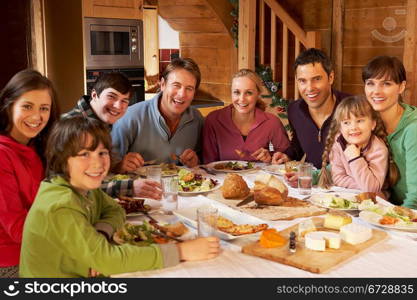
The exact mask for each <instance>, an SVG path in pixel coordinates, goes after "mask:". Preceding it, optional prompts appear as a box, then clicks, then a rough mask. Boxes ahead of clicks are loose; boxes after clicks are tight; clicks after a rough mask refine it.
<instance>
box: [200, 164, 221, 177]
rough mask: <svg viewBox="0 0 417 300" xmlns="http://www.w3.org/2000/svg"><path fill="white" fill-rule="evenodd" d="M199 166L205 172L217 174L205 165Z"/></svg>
mask: <svg viewBox="0 0 417 300" xmlns="http://www.w3.org/2000/svg"><path fill="white" fill-rule="evenodd" d="M199 168H200V169H201V170H204V171H206V173H207V174H211V175H217V174H216V173H215V172H213V171H212V170H209V169H208V168H207V167H206V166H203V165H200V166H199Z"/></svg>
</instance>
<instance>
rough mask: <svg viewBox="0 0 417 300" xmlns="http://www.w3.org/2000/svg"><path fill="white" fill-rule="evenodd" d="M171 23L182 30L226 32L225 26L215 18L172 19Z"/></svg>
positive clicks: (174, 27)
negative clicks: (194, 19)
mask: <svg viewBox="0 0 417 300" xmlns="http://www.w3.org/2000/svg"><path fill="white" fill-rule="evenodd" d="M161 16H162V17H164V16H163V15H162V14H161ZM169 25H170V26H171V27H172V29H174V30H176V31H180V32H224V27H223V26H222V25H221V24H220V23H219V22H218V21H217V20H216V19H214V18H199V19H197V20H196V21H195V22H193V23H190V20H189V19H170V20H169Z"/></svg>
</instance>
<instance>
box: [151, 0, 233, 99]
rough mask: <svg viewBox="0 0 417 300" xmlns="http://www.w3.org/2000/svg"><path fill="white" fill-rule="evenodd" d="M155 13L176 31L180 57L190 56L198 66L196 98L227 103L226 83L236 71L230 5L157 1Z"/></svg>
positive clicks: (209, 0)
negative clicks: (199, 74) (198, 84)
mask: <svg viewBox="0 0 417 300" xmlns="http://www.w3.org/2000/svg"><path fill="white" fill-rule="evenodd" d="M158 10H159V14H160V16H161V17H162V18H164V19H165V20H166V21H167V22H168V23H169V25H170V26H171V27H172V28H173V29H174V30H176V31H178V32H179V39H180V55H181V56H182V57H191V58H192V59H194V60H195V61H196V62H197V64H198V65H199V67H200V70H201V73H202V78H201V85H200V88H199V91H198V92H197V95H196V98H197V99H213V100H221V101H224V102H230V81H231V77H232V75H233V73H234V72H235V71H236V70H237V64H236V62H237V59H236V49H235V48H234V44H233V39H232V36H231V33H230V28H231V26H232V22H233V19H232V16H231V15H230V12H231V11H232V5H231V4H230V2H229V1H228V0H159V1H158Z"/></svg>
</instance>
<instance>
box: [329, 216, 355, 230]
mask: <svg viewBox="0 0 417 300" xmlns="http://www.w3.org/2000/svg"><path fill="white" fill-rule="evenodd" d="M349 223H352V217H351V216H349V215H348V214H346V213H343V212H338V211H334V212H330V213H328V214H327V215H326V217H325V218H324V227H325V228H330V229H336V230H339V229H340V227H342V226H343V225H346V224H349Z"/></svg>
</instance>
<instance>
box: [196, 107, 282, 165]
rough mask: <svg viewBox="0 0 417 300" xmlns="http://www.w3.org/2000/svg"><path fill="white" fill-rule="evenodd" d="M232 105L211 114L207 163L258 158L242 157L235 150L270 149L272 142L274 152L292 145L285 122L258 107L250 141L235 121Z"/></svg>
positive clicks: (205, 149)
mask: <svg viewBox="0 0 417 300" xmlns="http://www.w3.org/2000/svg"><path fill="white" fill-rule="evenodd" d="M232 107H233V105H232V104H231V105H229V106H227V107H225V108H222V109H219V110H216V111H213V112H211V113H210V114H209V115H208V116H207V118H206V120H205V122H204V128H203V160H204V163H209V162H212V161H219V160H246V161H255V159H254V158H253V157H252V156H250V155H249V154H245V156H244V157H243V158H241V157H240V156H238V155H237V154H236V152H235V149H238V150H242V151H245V152H247V153H253V152H255V151H256V150H258V149H259V148H265V149H269V142H271V143H272V145H273V146H274V152H276V151H281V152H282V151H284V150H286V149H287V148H288V146H289V140H288V136H287V132H286V131H285V128H284V126H283V125H282V123H281V121H280V120H279V119H278V118H277V117H276V116H274V115H273V114H271V113H268V112H264V111H262V110H260V109H258V108H256V110H255V123H254V124H253V126H252V128H251V129H250V131H249V134H248V136H247V137H246V140H243V137H242V134H241V133H240V131H239V129H238V128H237V127H236V125H235V124H234V123H233V120H232Z"/></svg>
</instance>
